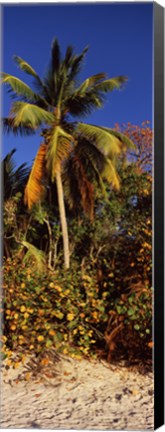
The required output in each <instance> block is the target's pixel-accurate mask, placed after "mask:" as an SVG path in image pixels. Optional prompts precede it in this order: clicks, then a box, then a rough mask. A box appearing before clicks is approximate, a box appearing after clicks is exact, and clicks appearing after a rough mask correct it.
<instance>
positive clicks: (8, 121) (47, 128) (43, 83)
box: [1, 39, 131, 269]
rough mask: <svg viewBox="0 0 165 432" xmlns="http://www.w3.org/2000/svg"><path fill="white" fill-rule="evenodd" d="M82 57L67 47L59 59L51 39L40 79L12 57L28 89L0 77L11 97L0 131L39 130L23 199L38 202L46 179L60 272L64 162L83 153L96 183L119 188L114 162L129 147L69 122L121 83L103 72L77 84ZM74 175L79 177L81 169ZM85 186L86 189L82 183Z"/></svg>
mask: <svg viewBox="0 0 165 432" xmlns="http://www.w3.org/2000/svg"><path fill="white" fill-rule="evenodd" d="M86 52H87V48H85V49H84V50H83V51H82V53H81V54H80V55H75V54H74V51H73V48H72V47H71V46H68V48H67V49H66V53H65V56H64V58H62V57H61V52H60V47H59V43H58V41H57V39H55V40H54V41H53V44H52V50H51V61H50V65H49V68H48V71H47V73H46V75H45V76H44V78H43V79H41V78H40V77H39V75H38V74H37V72H36V71H35V70H34V69H33V68H32V67H31V66H30V65H29V64H28V63H27V62H26V61H24V60H23V59H22V58H20V57H18V56H15V57H14V59H15V61H16V63H17V65H18V66H19V67H20V69H22V70H23V71H24V72H26V73H27V74H29V75H31V76H32V77H33V80H34V85H35V88H34V90H33V89H32V88H31V87H29V86H28V85H27V84H25V83H24V82H23V81H21V80H20V79H18V78H17V77H15V76H11V75H9V74H7V73H2V74H1V77H2V83H4V84H6V85H7V86H8V88H9V90H10V91H11V92H12V93H14V96H15V97H16V98H17V100H15V101H13V102H12V106H11V110H10V113H9V116H8V118H5V119H3V123H4V127H5V130H6V131H10V130H12V131H13V132H14V133H15V134H17V133H21V134H26V135H27V134H34V133H35V132H36V131H40V135H41V136H42V142H41V145H40V147H39V149H38V152H37V155H36V158H35V160H34V164H33V167H32V170H31V173H30V175H29V179H28V182H27V185H26V188H25V196H24V200H25V204H27V206H28V208H29V209H30V208H31V207H32V206H33V204H35V203H36V202H37V201H39V200H41V199H42V198H43V196H44V193H45V188H46V182H47V179H49V181H50V180H51V181H52V182H56V186H57V195H58V204H59V213H60V221H61V227H62V234H63V246H64V263H65V268H66V269H67V268H69V240H68V229H67V221H66V213H65V205H64V191H63V182H62V176H63V175H64V177H65V179H66V176H65V174H66V162H68V161H71V158H73V155H74V159H72V161H73V160H74V164H72V165H74V166H75V161H76V160H77V161H78V160H79V161H81V160H82V158H80V153H81V152H83V151H84V156H83V158H85V157H86V158H87V159H88V163H89V164H90V167H91V169H92V170H94V172H95V174H96V176H97V178H98V180H99V182H100V184H102V179H106V180H108V181H110V182H111V184H112V186H114V187H116V188H119V178H118V174H117V171H116V168H115V159H116V157H118V156H119V155H120V153H121V152H122V151H124V150H125V148H126V147H129V146H130V145H131V141H130V140H129V139H128V138H127V137H125V136H124V135H123V134H122V133H120V132H116V131H115V130H113V129H108V128H104V127H99V126H95V125H90V124H85V123H82V122H76V121H74V118H75V117H78V118H82V117H85V116H86V115H88V114H90V113H91V112H92V111H93V110H94V109H97V108H101V107H102V106H103V102H104V96H105V94H106V93H107V92H109V91H112V90H114V89H119V88H121V86H122V85H123V84H124V83H125V81H126V78H125V77H123V76H118V77H117V78H111V79H109V78H107V77H106V75H105V74H104V73H99V74H96V75H93V76H91V77H89V78H87V79H86V80H85V81H84V82H83V83H82V84H79V83H78V75H79V72H80V70H81V66H82V63H83V60H84V57H85V55H86ZM80 150H81V152H80ZM78 153H79V156H78ZM76 154H77V159H76ZM99 159H100V162H101V163H99ZM77 163H78V162H77ZM81 166H82V164H81ZM86 172H87V167H86ZM79 175H80V176H81V175H82V170H81V171H80V172H79ZM84 176H85V171H84ZM84 178H85V177H84ZM87 186H88V189H89V183H88V179H87V181H86V187H87ZM84 190H85V185H84ZM84 193H85V192H84ZM84 202H85V201H84Z"/></svg>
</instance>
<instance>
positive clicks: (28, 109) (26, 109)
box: [10, 102, 55, 129]
mask: <svg viewBox="0 0 165 432" xmlns="http://www.w3.org/2000/svg"><path fill="white" fill-rule="evenodd" d="M10 114H11V117H12V118H13V125H14V126H15V127H18V126H20V125H22V126H29V127H31V128H33V129H37V128H39V127H40V126H41V125H42V124H45V123H46V124H52V122H53V121H54V120H55V117H54V115H53V114H52V113H50V112H49V111H46V110H44V109H43V108H40V107H38V106H36V105H33V104H29V103H26V102H15V103H13V105H12V108H11V113H10Z"/></svg>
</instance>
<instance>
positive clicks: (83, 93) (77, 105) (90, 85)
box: [64, 73, 127, 116]
mask: <svg viewBox="0 0 165 432" xmlns="http://www.w3.org/2000/svg"><path fill="white" fill-rule="evenodd" d="M105 77H106V75H105V74H103V73H100V74H97V75H93V76H91V77H89V78H87V79H86V80H85V81H84V82H83V83H82V84H81V85H80V86H79V87H78V88H77V89H75V90H74V91H73V92H72V94H69V95H68V96H67V97H66V99H65V100H64V102H65V105H66V108H68V110H69V111H70V113H71V114H72V115H73V116H78V115H79V116H80V115H81V116H86V115H88V114H90V113H91V112H92V111H93V110H94V109H96V108H101V107H102V105H103V102H104V100H105V93H107V92H110V91H112V90H114V89H115V88H116V89H119V88H120V87H121V86H122V84H123V83H124V82H125V81H126V80H127V78H126V77H123V76H119V77H116V78H111V79H107V80H105V79H104V78H105Z"/></svg>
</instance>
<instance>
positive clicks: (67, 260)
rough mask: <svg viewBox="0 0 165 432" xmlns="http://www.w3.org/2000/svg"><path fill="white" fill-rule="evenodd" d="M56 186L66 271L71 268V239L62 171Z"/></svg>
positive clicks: (58, 175) (57, 174) (58, 174)
mask: <svg viewBox="0 0 165 432" xmlns="http://www.w3.org/2000/svg"><path fill="white" fill-rule="evenodd" d="M56 184H57V195H58V205H59V213H60V222H61V228H62V236H63V247H64V266H65V269H69V266H70V253H69V237H68V227H67V221H66V213H65V205H64V194H63V186H62V181H61V173H60V170H58V171H57V173H56Z"/></svg>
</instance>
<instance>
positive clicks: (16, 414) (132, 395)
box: [1, 358, 154, 430]
mask: <svg viewBox="0 0 165 432" xmlns="http://www.w3.org/2000/svg"><path fill="white" fill-rule="evenodd" d="M55 369H56V371H57V375H56V376H55V377H54V378H51V372H52V371H51V367H50V366H49V368H48V369H47V372H46V374H47V376H46V374H45V372H43V373H42V375H40V376H39V375H38V377H36V378H35V379H33V380H32V379H30V381H25V380H21V372H22V370H23V368H18V369H13V368H11V367H10V368H9V370H5V366H4V367H3V368H2V372H1V377H2V378H1V386H2V388H1V409H2V416H1V428H12V429H18V428H43V429H46V428H47V429H76V430H77V429H98V430H104V429H107V430H118V429H123V430H124V429H125V430H129V429H130V430H131V429H132V430H144V429H150V430H151V429H153V427H154V426H153V423H154V420H153V416H154V411H153V401H154V397H153V376H152V374H151V373H149V374H147V375H141V374H139V373H138V372H130V371H129V370H128V369H127V368H124V367H123V368H122V367H120V368H118V369H117V367H116V368H115V367H114V366H113V367H112V368H108V367H107V366H105V365H104V364H102V363H100V362H99V361H91V362H89V361H87V360H81V361H78V360H69V359H67V358H66V360H65V359H63V360H61V361H60V362H58V364H56V366H55ZM52 375H53V374H52ZM15 379H17V380H16V381H15Z"/></svg>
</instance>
